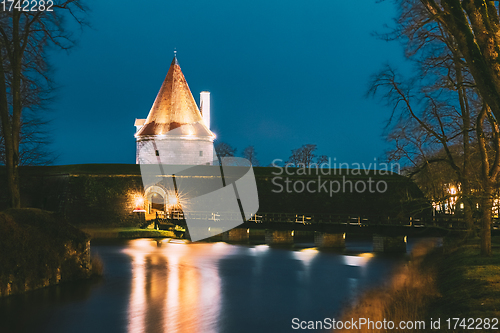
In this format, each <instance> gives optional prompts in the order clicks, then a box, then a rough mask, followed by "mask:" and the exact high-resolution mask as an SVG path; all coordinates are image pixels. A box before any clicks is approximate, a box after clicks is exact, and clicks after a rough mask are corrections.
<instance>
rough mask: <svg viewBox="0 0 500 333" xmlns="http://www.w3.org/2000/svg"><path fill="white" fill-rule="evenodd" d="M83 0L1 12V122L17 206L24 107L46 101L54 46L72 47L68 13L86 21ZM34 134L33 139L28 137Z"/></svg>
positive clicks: (9, 182)
mask: <svg viewBox="0 0 500 333" xmlns="http://www.w3.org/2000/svg"><path fill="white" fill-rule="evenodd" d="M84 13H85V7H84V6H83V4H82V1H81V0H59V1H58V0H56V1H54V5H53V6H51V7H49V6H48V4H47V5H43V6H42V5H41V4H40V5H39V6H38V7H37V8H36V10H35V11H22V10H20V9H17V8H15V6H13V8H9V10H6V11H2V12H0V76H1V77H2V79H1V80H0V122H1V125H2V136H3V139H4V147H5V165H6V169H7V191H8V196H9V201H10V202H9V203H10V206H11V207H15V208H18V207H20V206H21V200H20V192H19V170H18V166H19V163H20V158H21V156H20V146H21V140H22V137H21V131H22V122H23V119H24V120H26V118H23V116H22V115H23V113H24V112H25V111H26V110H28V109H29V110H31V111H33V112H37V111H39V110H40V109H43V108H44V107H45V104H46V102H47V101H48V98H49V97H50V93H51V91H52V88H53V84H52V80H51V77H50V66H49V65H48V62H47V49H48V47H51V46H55V47H58V48H60V49H65V50H67V49H69V48H70V47H71V46H73V44H74V41H73V39H72V34H71V32H69V31H67V30H66V29H65V24H64V21H65V19H66V18H68V17H69V18H73V19H75V20H76V21H77V22H78V23H80V24H84V23H85V22H84V21H83V19H82V17H83V16H81V15H83V14H84ZM28 140H29V139H28Z"/></svg>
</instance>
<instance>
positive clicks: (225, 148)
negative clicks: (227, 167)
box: [215, 141, 236, 158]
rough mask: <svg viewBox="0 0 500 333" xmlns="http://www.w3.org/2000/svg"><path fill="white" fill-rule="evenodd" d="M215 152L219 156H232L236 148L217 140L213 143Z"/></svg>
mask: <svg viewBox="0 0 500 333" xmlns="http://www.w3.org/2000/svg"><path fill="white" fill-rule="evenodd" d="M215 152H216V153H217V155H218V156H219V157H220V158H222V157H234V155H235V154H236V148H233V147H231V146H230V145H228V144H227V143H225V142H221V141H219V142H217V143H216V144H215Z"/></svg>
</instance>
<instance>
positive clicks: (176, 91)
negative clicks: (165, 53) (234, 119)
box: [135, 56, 215, 137]
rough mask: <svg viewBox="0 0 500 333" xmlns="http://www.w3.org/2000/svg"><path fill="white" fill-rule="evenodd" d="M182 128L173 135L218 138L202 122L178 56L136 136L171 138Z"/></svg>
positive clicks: (173, 61)
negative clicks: (165, 136) (170, 136)
mask: <svg viewBox="0 0 500 333" xmlns="http://www.w3.org/2000/svg"><path fill="white" fill-rule="evenodd" d="M181 126H182V128H181V129H180V131H179V130H177V131H174V132H172V133H171V135H179V134H180V135H193V136H198V137H215V135H214V134H213V133H212V132H211V131H210V130H209V129H208V128H207V127H206V126H205V124H204V123H203V118H202V116H201V113H200V110H199V109H198V106H197V105H196V102H195V100H194V98H193V95H192V94H191V90H189V86H188V84H187V82H186V78H185V77H184V74H182V71H181V67H180V66H179V62H178V61H177V57H175V56H174V59H173V60H172V63H171V64H170V68H169V70H168V73H167V76H166V77H165V80H164V81H163V84H162V85H161V88H160V91H159V92H158V95H157V96H156V99H155V101H154V103H153V106H152V107H151V110H150V111H149V115H148V118H147V119H146V122H145V123H144V126H143V127H142V128H141V129H140V130H139V131H138V132H137V133H136V134H135V136H136V137H141V136H150V135H169V132H170V131H172V130H174V129H176V128H179V127H181ZM174 133H175V134H174Z"/></svg>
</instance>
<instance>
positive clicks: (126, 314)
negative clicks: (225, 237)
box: [0, 239, 412, 333]
mask: <svg viewBox="0 0 500 333" xmlns="http://www.w3.org/2000/svg"><path fill="white" fill-rule="evenodd" d="M411 246H412V242H411V240H409V244H408V248H409V249H410V248H411ZM91 249H92V252H93V253H94V254H98V255H99V257H100V258H101V259H102V261H103V264H104V277H103V278H101V279H97V280H93V281H84V282H81V281H80V282H71V283H66V284H63V285H60V286H55V287H50V288H45V289H43V290H38V291H34V292H31V293H27V294H25V295H17V296H12V297H8V298H4V299H0V332H4V333H5V332H16V333H17V332H30V333H31V332H50V333H56V332H61V333H63V332H64V333H67V332H72V333H74V332H107V333H111V332H130V333H136V332H147V333H154V332H181V333H184V332H186V333H187V332H189V333H196V332H201V333H205V332H221V333H234V332H241V333H245V332H248V333H254V332H294V331H296V330H293V329H292V319H293V318H299V319H300V320H307V321H309V320H314V321H316V320H323V319H324V318H333V317H336V316H338V315H339V313H340V312H341V310H342V308H343V307H345V306H346V305H347V304H349V303H350V302H353V301H355V300H356V297H357V296H358V295H360V293H361V292H362V291H363V290H365V289H367V288H370V287H374V286H378V285H381V284H383V283H384V281H386V280H387V279H388V278H389V277H390V273H391V271H392V270H393V269H394V268H395V266H396V265H397V264H399V263H401V262H402V261H404V260H405V255H403V254H401V255H392V256H389V255H375V254H373V253H371V251H372V244H371V241H370V240H369V239H366V240H363V239H357V240H349V239H348V240H347V241H346V249H347V252H344V253H338V252H337V253H336V252H330V251H318V250H317V249H316V248H314V247H313V244H300V245H298V247H297V246H296V248H295V249H294V250H290V249H280V248H272V247H269V246H267V245H255V246H250V245H229V244H226V243H222V242H220V243H191V244H179V243H167V242H166V241H165V242H161V243H158V242H157V241H155V240H151V239H138V240H128V241H108V242H101V243H98V242H94V243H93V244H92V246H91Z"/></svg>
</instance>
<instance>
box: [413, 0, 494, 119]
mask: <svg viewBox="0 0 500 333" xmlns="http://www.w3.org/2000/svg"><path fill="white" fill-rule="evenodd" d="M405 2H406V3H407V6H412V7H414V5H415V3H416V2H420V3H421V4H423V5H424V6H425V8H426V9H427V11H428V12H429V15H428V17H429V21H428V23H431V22H437V23H439V24H440V26H441V27H442V28H443V29H444V30H446V32H447V33H448V34H450V35H451V36H453V37H454V40H455V41H456V47H457V50H458V51H459V52H460V53H461V54H462V56H463V58H464V60H465V62H466V63H467V66H468V67H469V68H470V72H471V74H472V76H473V77H474V81H475V83H476V85H477V89H478V91H479V93H480V94H481V97H482V98H483V99H484V101H485V102H486V103H487V104H488V106H489V108H490V109H491V112H492V113H493V115H494V116H495V118H496V119H497V120H498V119H500V62H499V61H498V53H499V51H500V33H499V32H500V17H499V9H500V8H499V4H498V2H497V3H495V1H475V0H463V1H460V0H440V1H436V0H418V1H417V0H405Z"/></svg>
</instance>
